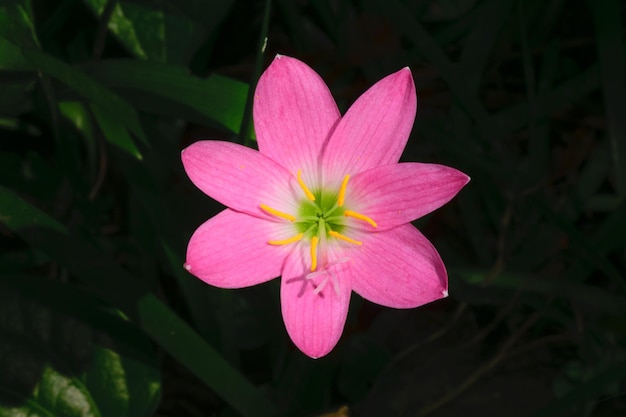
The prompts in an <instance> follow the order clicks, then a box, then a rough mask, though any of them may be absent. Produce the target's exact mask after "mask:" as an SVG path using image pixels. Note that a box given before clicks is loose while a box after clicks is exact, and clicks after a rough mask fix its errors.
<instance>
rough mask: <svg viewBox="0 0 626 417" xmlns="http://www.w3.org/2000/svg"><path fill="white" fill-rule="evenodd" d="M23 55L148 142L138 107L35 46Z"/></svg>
mask: <svg viewBox="0 0 626 417" xmlns="http://www.w3.org/2000/svg"><path fill="white" fill-rule="evenodd" d="M22 54H23V55H24V57H25V58H26V59H28V60H29V61H30V62H31V63H32V64H33V66H35V67H37V68H39V69H40V70H41V71H42V72H43V73H44V74H47V75H49V76H51V77H52V78H55V79H57V80H58V81H60V82H62V83H63V84H66V85H67V86H68V87H70V88H71V89H73V90H74V91H76V92H77V93H79V94H80V95H82V96H83V97H85V98H86V99H87V100H89V101H91V102H93V103H95V104H97V105H98V106H99V107H100V108H101V109H102V110H104V111H106V112H107V113H108V114H109V115H110V117H112V118H113V120H115V122H116V123H118V124H120V125H122V126H124V127H126V128H127V129H128V130H130V131H131V132H132V133H133V134H135V135H136V136H137V137H138V138H139V139H140V140H141V141H143V142H144V143H147V141H146V138H145V135H144V133H143V129H142V128H141V124H140V123H139V117H138V115H137V112H136V111H135V109H134V108H133V107H132V106H131V105H130V104H128V103H127V102H126V101H124V100H122V99H121V98H120V97H118V96H117V95H116V94H114V93H113V92H112V91H110V90H109V89H108V88H106V87H104V86H103V85H101V84H99V83H98V82H96V81H94V80H93V79H91V78H90V77H88V76H87V75H85V74H83V73H82V72H80V71H78V70H77V69H75V68H73V67H72V66H70V65H68V64H66V63H65V62H63V61H60V60H58V59H56V58H54V57H53V56H51V55H48V54H46V53H44V52H41V51H38V50H35V49H22Z"/></svg>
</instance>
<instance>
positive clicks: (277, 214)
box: [259, 204, 296, 222]
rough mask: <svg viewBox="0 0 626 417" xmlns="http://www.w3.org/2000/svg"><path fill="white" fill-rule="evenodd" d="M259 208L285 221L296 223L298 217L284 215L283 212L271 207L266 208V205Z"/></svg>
mask: <svg viewBox="0 0 626 417" xmlns="http://www.w3.org/2000/svg"><path fill="white" fill-rule="evenodd" d="M259 207H260V208H261V210H263V211H265V212H267V213H269V214H273V215H274V216H276V217H281V218H283V219H285V220H289V221H290V222H293V221H296V217H295V216H293V215H291V214H289V213H283V212H282V211H278V210H276V209H273V208H271V207H269V206H266V205H265V204H260V205H259Z"/></svg>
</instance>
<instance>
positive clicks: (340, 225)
mask: <svg viewBox="0 0 626 417" xmlns="http://www.w3.org/2000/svg"><path fill="white" fill-rule="evenodd" d="M296 180H297V181H298V184H299V185H300V188H301V189H302V191H303V193H304V198H302V199H301V200H300V201H299V204H298V210H297V213H295V214H290V213H284V212H282V211H279V210H276V209H273V208H272V207H269V206H267V205H265V204H261V205H260V206H259V207H260V208H261V209H262V210H263V211H265V212H266V213H268V214H271V215H272V216H275V217H278V218H280V219H283V220H287V221H289V222H291V223H293V224H294V226H295V230H296V232H297V233H296V234H295V235H293V236H291V237H289V238H287V239H282V240H269V241H268V242H267V243H268V244H270V245H278V246H281V245H288V244H291V243H296V242H299V241H301V240H307V241H309V243H310V259H311V273H310V274H309V275H308V276H307V278H311V277H313V276H317V275H319V274H324V273H326V272H328V274H330V276H331V277H332V273H331V272H330V271H328V269H329V268H330V267H332V266H334V265H336V264H339V263H343V262H347V261H349V259H348V258H341V259H336V260H333V261H330V260H328V259H327V256H326V250H325V248H326V246H327V245H328V244H332V243H333V241H334V242H335V243H338V242H339V241H342V242H348V243H351V244H353V245H359V246H360V245H362V244H363V242H361V241H359V240H356V239H354V238H352V237H350V236H349V235H350V227H349V226H348V225H347V224H346V220H347V218H353V219H356V220H359V221H361V222H364V223H368V224H370V225H371V226H372V227H377V224H376V222H375V221H374V220H373V219H372V218H371V217H368V216H366V215H364V214H361V213H358V212H356V211H353V210H350V209H348V208H347V207H346V190H347V187H348V182H349V181H350V175H346V176H345V177H344V178H343V181H342V182H341V186H340V187H339V190H338V191H335V190H330V191H329V190H325V189H323V188H318V189H313V190H311V189H310V188H309V187H308V186H307V184H306V183H305V182H304V180H303V179H302V170H298V172H297V174H296ZM348 206H349V205H348ZM326 281H327V279H325V280H324V281H323V282H322V284H320V285H318V287H317V288H316V292H319V291H321V289H322V287H323V285H324V284H325V283H326ZM334 285H335V289H336V284H335V283H334Z"/></svg>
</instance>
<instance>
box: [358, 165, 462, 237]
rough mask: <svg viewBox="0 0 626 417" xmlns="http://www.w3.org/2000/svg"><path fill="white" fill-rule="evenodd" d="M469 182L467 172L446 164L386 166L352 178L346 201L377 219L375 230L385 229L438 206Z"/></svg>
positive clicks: (407, 221)
mask: <svg viewBox="0 0 626 417" xmlns="http://www.w3.org/2000/svg"><path fill="white" fill-rule="evenodd" d="M468 182H469V177H468V176H467V175H465V174H464V173H462V172H461V171H458V170H456V169H454V168H450V167H447V166H444V165H437V164H421V163H417V162H407V163H401V164H393V165H386V166H381V167H377V168H374V169H370V170H367V171H365V172H361V173H360V174H357V175H355V176H354V177H353V178H350V181H349V183H348V187H347V191H346V201H347V202H348V204H349V205H354V207H352V206H350V207H349V208H352V209H353V210H355V211H357V212H359V213H363V214H365V215H367V216H369V217H371V218H372V219H374V220H375V221H376V223H377V224H378V227H377V228H376V229H373V228H372V229H371V230H372V231H373V230H376V231H382V230H386V229H390V228H392V227H396V226H399V225H401V224H405V223H409V222H411V221H413V220H415V219H418V218H420V217H422V216H424V215H426V214H428V213H430V212H431V211H433V210H436V209H438V208H439V207H441V206H443V205H444V204H446V203H447V202H448V201H450V200H451V199H452V198H453V197H454V196H455V195H456V194H457V193H458V192H459V191H460V190H461V188H463V187H464V186H465V185H466V184H467V183H468ZM364 225H366V224H364ZM366 226H367V227H368V228H369V225H366Z"/></svg>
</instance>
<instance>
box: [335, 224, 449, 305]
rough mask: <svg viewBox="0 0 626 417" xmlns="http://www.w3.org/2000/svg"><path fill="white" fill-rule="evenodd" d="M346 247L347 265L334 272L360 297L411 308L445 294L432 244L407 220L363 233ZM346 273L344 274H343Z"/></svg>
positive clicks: (441, 268) (442, 268)
mask: <svg viewBox="0 0 626 417" xmlns="http://www.w3.org/2000/svg"><path fill="white" fill-rule="evenodd" d="M362 239H363V246H362V247H361V248H360V250H353V251H350V260H351V264H350V268H344V269H342V270H340V271H338V272H337V275H338V279H339V280H344V279H346V280H349V281H351V282H352V289H353V290H354V291H355V292H356V293H357V294H359V295H361V296H362V297H363V298H365V299H367V300H369V301H371V302H374V303H376V304H381V305H383V306H387V307H393V308H414V307H418V306H421V305H423V304H426V303H429V302H431V301H434V300H438V299H440V298H443V297H445V296H447V295H448V291H447V290H448V275H447V273H446V268H445V266H444V264H443V261H442V260H441V257H440V256H439V254H438V253H437V250H436V249H435V248H434V246H433V245H432V244H431V243H430V242H429V241H428V239H426V238H425V237H424V235H422V234H421V233H420V232H419V230H417V229H416V228H415V227H413V226H412V225H411V224H406V225H403V226H398V227H396V228H395V229H390V230H387V231H384V232H380V233H363V236H362ZM346 276H347V277H346Z"/></svg>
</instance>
